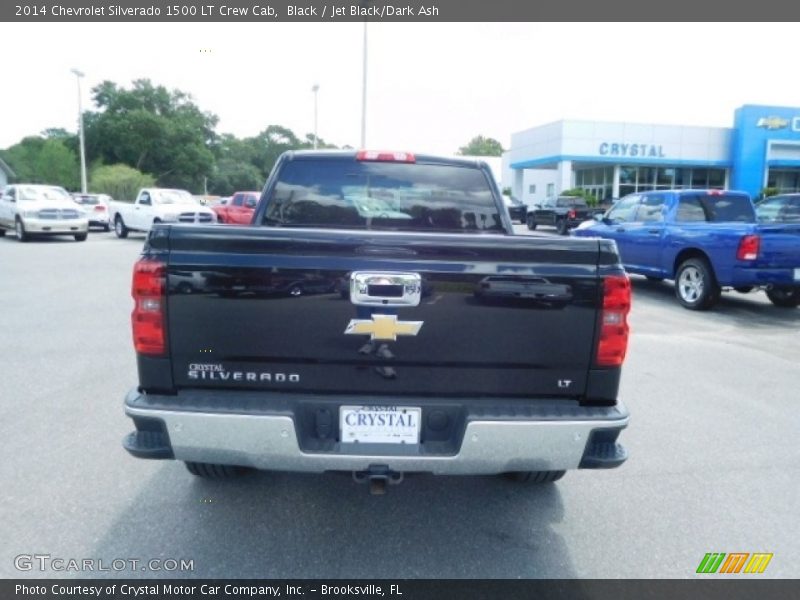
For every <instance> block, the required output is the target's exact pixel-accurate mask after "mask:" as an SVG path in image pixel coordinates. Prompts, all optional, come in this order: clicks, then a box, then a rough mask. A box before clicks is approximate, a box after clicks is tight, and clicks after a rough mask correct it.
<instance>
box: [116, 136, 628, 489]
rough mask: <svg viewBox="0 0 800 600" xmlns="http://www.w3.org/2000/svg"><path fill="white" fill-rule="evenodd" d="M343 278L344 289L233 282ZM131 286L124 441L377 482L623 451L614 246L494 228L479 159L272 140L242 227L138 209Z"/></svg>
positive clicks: (496, 203)
mask: <svg viewBox="0 0 800 600" xmlns="http://www.w3.org/2000/svg"><path fill="white" fill-rule="evenodd" d="M187 278H190V279H191V281H192V286H191V291H185V290H186V289H187V288H186V286H183V285H182V284H183V283H185V282H186V281H188V279H187ZM343 278H345V279H346V280H347V281H348V282H349V288H350V290H349V294H340V291H339V289H337V286H336V285H331V286H330V289H329V291H326V292H325V293H317V294H310V295H306V294H302V295H299V296H294V295H286V294H260V293H252V294H249V293H248V288H252V291H254V292H255V288H256V287H259V288H270V287H272V286H273V285H274V284H275V282H278V281H287V280H297V281H301V280H305V279H309V280H324V281H331V282H336V281H341V280H342V279H343ZM227 282H239V284H238V285H239V288H240V289H238V290H237V293H235V294H231V293H230V289H231V287H232V286H231V285H227ZM423 282H424V283H423ZM423 288H424V289H423ZM424 290H427V293H423V292H424ZM132 293H133V297H134V301H135V308H134V311H133V315H132V320H133V337H134V345H135V348H136V353H137V360H138V369H139V385H138V386H137V387H136V388H135V389H133V390H131V392H129V393H128V395H127V397H126V399H125V410H126V413H127V414H128V416H130V417H131V418H132V419H133V422H134V424H135V431H134V432H133V433H131V434H130V435H129V436H128V437H127V438H126V439H125V441H124V445H125V448H126V449H127V450H128V451H129V452H130V453H131V454H133V455H134V456H137V457H142V458H169V459H173V458H174V459H177V460H181V461H185V462H186V464H187V467H188V469H189V470H190V471H191V472H192V473H193V474H195V475H199V476H206V477H223V476H228V475H232V474H235V473H237V472H239V471H241V470H242V468H246V467H252V468H257V469H269V470H283V471H309V472H324V471H349V472H353V474H354V476H355V477H356V478H357V479H360V480H369V481H370V482H371V483H372V484H373V487H374V488H375V489H376V490H380V489H382V488H383V486H384V485H385V483H386V482H387V481H389V482H396V481H399V480H400V479H402V475H403V473H406V472H429V473H437V474H500V473H509V474H512V475H513V476H514V477H515V478H519V479H523V480H533V481H540V482H545V481H555V480H556V479H558V478H559V477H561V476H562V475H563V473H564V472H565V471H566V470H567V469H576V468H589V469H592V468H607V467H616V466H618V465H620V464H621V463H622V462H623V461H624V460H625V458H626V453H625V450H624V448H623V447H622V446H621V445H620V444H619V443H618V442H617V438H618V435H619V433H620V431H621V430H622V429H623V428H624V427H625V426H626V425H627V423H628V411H627V410H626V408H625V407H624V405H623V404H622V403H621V402H620V401H619V400H618V399H617V391H618V387H619V380H620V370H621V366H622V362H623V359H624V357H625V353H626V347H627V341H628V325H627V322H626V315H627V313H628V310H629V307H630V285H629V281H628V278H627V276H626V275H625V273H624V271H623V269H622V267H621V265H620V263H619V257H618V255H617V251H616V248H615V245H614V243H613V242H611V241H608V240H601V239H564V238H534V237H529V236H514V235H513V233H512V226H511V223H510V222H509V220H508V216H507V213H506V211H505V209H504V207H503V204H502V199H501V197H500V193H499V191H498V189H497V185H496V184H495V181H494V179H493V177H492V175H491V172H490V170H489V169H488V167H487V166H486V165H485V163H482V162H479V161H475V160H469V159H443V158H436V157H432V156H420V155H416V156H414V155H412V154H407V153H373V152H364V151H361V152H331V151H325V152H323V151H306V152H289V153H286V154H284V155H283V156H282V157H281V158H280V159H279V160H278V162H277V164H276V166H275V168H274V169H273V171H272V173H271V175H270V177H269V180H268V181H267V183H266V186H265V188H264V191H263V193H262V197H261V199H260V201H259V205H258V207H257V209H256V213H255V215H254V218H253V224H252V225H251V226H247V227H241V228H224V227H213V226H208V227H203V226H199V227H198V226H194V227H189V226H184V225H180V224H178V225H167V224H162V225H158V226H155V227H154V228H153V230H152V231H151V232H150V235H149V237H148V240H147V242H146V244H145V247H144V250H143V255H142V257H141V259H140V260H139V261H138V262H137V263H136V266H135V268H134V274H133V289H132Z"/></svg>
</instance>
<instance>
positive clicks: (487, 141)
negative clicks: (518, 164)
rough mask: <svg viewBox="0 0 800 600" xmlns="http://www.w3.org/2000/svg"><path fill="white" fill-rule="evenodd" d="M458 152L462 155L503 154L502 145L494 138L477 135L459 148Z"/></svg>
mask: <svg viewBox="0 0 800 600" xmlns="http://www.w3.org/2000/svg"><path fill="white" fill-rule="evenodd" d="M458 153H459V154H461V155H462V156H500V155H502V154H503V146H502V145H500V142H498V141H497V140H496V139H494V138H490V137H484V136H482V135H478V136H475V137H474V138H472V139H471V140H470V141H469V143H468V144H467V145H466V146H462V147H461V148H459V149H458Z"/></svg>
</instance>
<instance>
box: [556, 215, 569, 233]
mask: <svg viewBox="0 0 800 600" xmlns="http://www.w3.org/2000/svg"><path fill="white" fill-rule="evenodd" d="M556 231H557V232H558V235H567V231H568V227H567V220H566V219H559V220H558V221H556Z"/></svg>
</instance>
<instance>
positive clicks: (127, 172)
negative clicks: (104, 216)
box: [89, 164, 155, 202]
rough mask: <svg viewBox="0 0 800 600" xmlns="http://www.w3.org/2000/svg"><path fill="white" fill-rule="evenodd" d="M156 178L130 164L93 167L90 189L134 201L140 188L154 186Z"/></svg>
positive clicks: (119, 198) (126, 200)
mask: <svg viewBox="0 0 800 600" xmlns="http://www.w3.org/2000/svg"><path fill="white" fill-rule="evenodd" d="M154 185H155V178H154V177H153V176H152V175H147V174H145V173H141V172H139V171H137V170H136V169H133V168H131V167H129V166H128V165H123V164H117V165H110V166H100V167H97V168H95V169H92V173H91V175H90V177H89V189H90V190H91V191H92V192H93V193H96V194H108V195H109V196H111V197H112V198H114V199H116V200H123V201H125V202H133V200H135V199H136V193H137V192H138V191H139V188H143V187H152V186H154Z"/></svg>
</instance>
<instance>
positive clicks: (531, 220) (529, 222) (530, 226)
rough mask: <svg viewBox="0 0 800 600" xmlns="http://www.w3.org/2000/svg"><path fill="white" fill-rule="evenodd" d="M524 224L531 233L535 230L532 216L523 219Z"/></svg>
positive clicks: (534, 221) (534, 220)
mask: <svg viewBox="0 0 800 600" xmlns="http://www.w3.org/2000/svg"><path fill="white" fill-rule="evenodd" d="M525 222H526V223H527V225H528V229H530V230H531V231H533V230H534V229H536V219H534V218H533V215H528V216H527V218H526V219H525Z"/></svg>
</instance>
